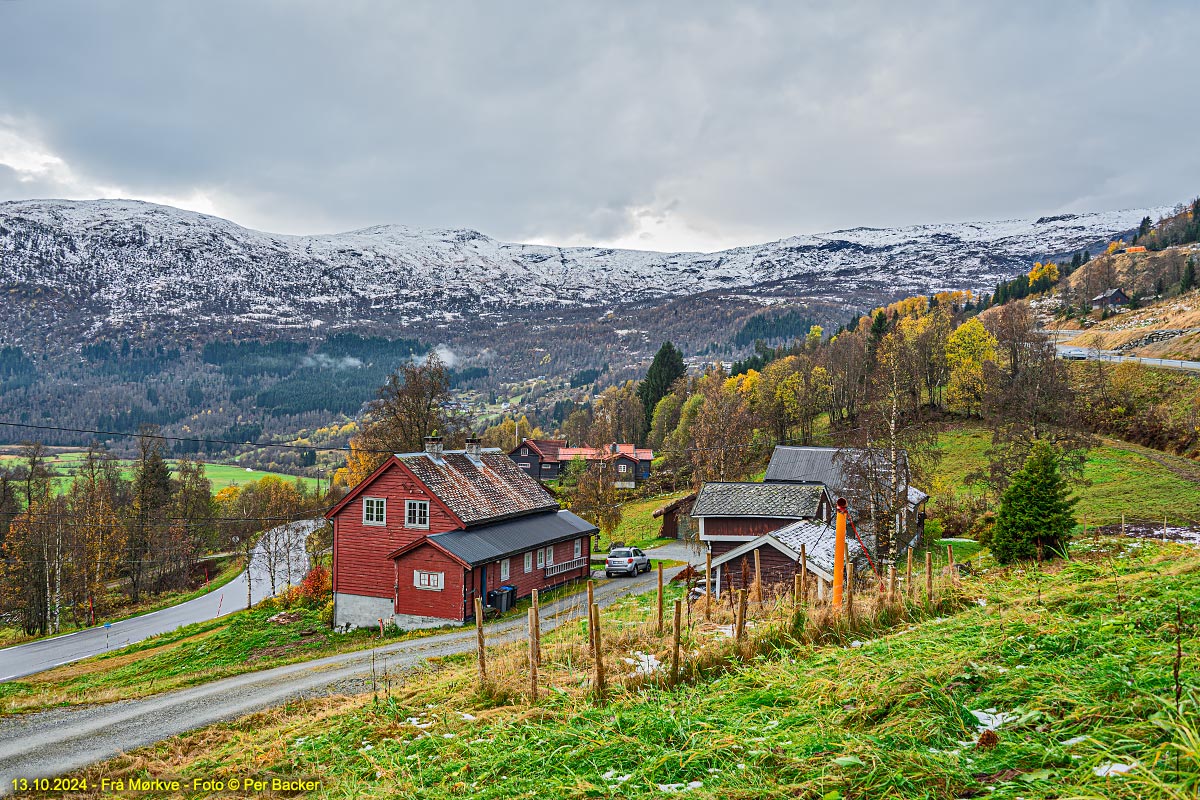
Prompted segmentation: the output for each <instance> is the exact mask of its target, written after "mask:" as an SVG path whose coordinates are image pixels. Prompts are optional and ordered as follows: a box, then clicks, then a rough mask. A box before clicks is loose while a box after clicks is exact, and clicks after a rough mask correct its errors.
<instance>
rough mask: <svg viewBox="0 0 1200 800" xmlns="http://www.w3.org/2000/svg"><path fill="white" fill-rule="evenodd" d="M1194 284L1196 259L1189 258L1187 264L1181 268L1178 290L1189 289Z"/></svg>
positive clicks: (1181, 291) (1184, 290)
mask: <svg viewBox="0 0 1200 800" xmlns="http://www.w3.org/2000/svg"><path fill="white" fill-rule="evenodd" d="M1195 285H1196V260H1195V259H1194V258H1189V259H1188V260H1187V266H1186V267H1184V268H1183V277H1182V278H1180V279H1179V292H1180V294H1182V293H1183V292H1186V291H1189V290H1190V289H1192V288H1193V287H1194V286H1195Z"/></svg>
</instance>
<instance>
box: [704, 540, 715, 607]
mask: <svg viewBox="0 0 1200 800" xmlns="http://www.w3.org/2000/svg"><path fill="white" fill-rule="evenodd" d="M712 593H713V585H712V552H711V551H710V552H707V553H705V554H704V619H706V620H711V619H712Z"/></svg>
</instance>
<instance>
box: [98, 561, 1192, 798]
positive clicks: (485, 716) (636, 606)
mask: <svg viewBox="0 0 1200 800" xmlns="http://www.w3.org/2000/svg"><path fill="white" fill-rule="evenodd" d="M1072 555H1073V559H1074V560H1073V561H1071V562H1056V563H1054V564H1048V565H1045V566H1043V567H1042V568H1041V569H1035V568H1032V567H1030V566H1029V565H1024V566H1018V567H1010V568H999V567H997V566H996V565H995V564H994V563H989V564H987V565H986V566H985V568H986V570H987V571H986V572H983V573H981V574H979V575H977V576H974V577H966V578H963V579H962V581H961V597H962V605H960V606H958V607H959V608H960V609H961V610H959V611H958V612H957V613H953V612H952V613H947V614H946V615H945V616H941V617H937V618H932V619H931V618H924V619H921V618H917V619H914V620H912V621H904V620H899V621H897V622H895V623H894V624H893V625H892V627H890V628H885V629H884V630H882V631H880V632H879V634H880V635H877V636H875V637H874V638H871V637H870V636H868V635H865V634H864V635H862V639H864V640H865V641H858V640H855V641H854V642H850V641H849V638H850V637H848V636H847V637H835V638H834V640H833V641H831V642H830V643H828V644H816V645H811V644H799V643H797V642H795V641H789V640H788V639H787V638H777V639H774V640H769V641H773V642H774V644H770V643H767V644H765V646H764V647H760V648H759V649H758V651H757V652H758V654H757V655H754V654H751V655H748V656H743V657H742V659H741V660H738V659H736V658H735V660H734V661H733V662H726V663H724V664H722V665H720V666H716V667H714V668H712V669H711V671H708V672H703V671H701V672H699V673H694V672H693V673H689V674H691V675H693V677H694V680H691V681H688V682H685V683H684V684H683V685H681V686H679V687H677V688H674V689H670V688H665V687H664V686H661V685H659V684H658V683H657V682H656V681H649V682H647V681H642V680H637V679H636V678H632V677H629V676H626V675H624V674H622V673H621V672H620V670H618V671H617V672H614V673H613V674H612V676H611V678H610V684H609V685H610V690H611V694H610V699H609V702H608V703H606V704H603V705H601V704H598V703H596V702H594V701H592V700H587V699H584V700H582V701H581V699H580V690H579V688H578V684H579V681H580V680H581V679H582V680H583V681H584V682H585V683H584V685H585V686H586V681H587V678H586V674H587V670H588V664H587V662H586V661H585V662H584V663H581V664H579V665H577V667H576V671H574V672H568V673H565V674H566V675H569V676H571V680H572V682H573V684H574V687H573V688H572V687H568V686H566V685H564V686H562V687H556V686H554V685H548V686H547V687H546V689H545V691H543V693H542V695H541V699H540V701H539V703H538V704H537V706H532V705H530V704H529V702H528V700H527V697H526V696H525V695H524V694H523V692H521V691H520V690H518V691H517V692H516V693H515V694H514V693H512V692H509V693H506V694H504V695H503V696H502V697H497V696H496V695H490V694H480V693H479V692H478V691H477V690H476V688H475V687H476V683H475V680H476V678H475V665H474V663H473V660H472V659H471V658H470V657H455V658H451V659H447V660H445V661H443V662H441V665H440V668H437V669H434V670H426V671H421V672H417V673H414V674H412V675H410V676H409V677H408V678H407V679H406V680H405V682H404V683H403V685H397V686H393V687H389V689H388V691H387V692H384V690H383V689H380V691H379V692H378V694H376V695H375V696H374V697H373V696H372V694H370V693H368V694H366V695H360V696H357V697H334V698H328V699H324V700H313V701H309V702H300V703H295V704H291V705H289V706H288V707H286V708H281V709H275V710H272V711H269V712H265V713H262V714H258V715H253V716H251V717H247V718H245V719H242V720H238V721H236V722H232V723H229V724H225V725H219V726H214V727H213V728H209V729H206V730H203V731H198V732H196V733H193V734H187V735H184V736H182V737H177V738H175V739H172V740H171V741H170V742H165V743H163V744H160V745H156V746H154V747H151V748H147V749H145V750H142V751H139V752H135V753H132V754H130V755H129V756H122V757H120V758H119V759H116V760H114V761H112V762H108V763H106V764H102V765H99V766H97V767H94V768H92V769H90V770H89V771H88V772H87V773H86V774H87V775H88V777H89V778H91V779H96V778H97V777H99V776H100V775H107V776H109V777H113V776H121V775H124V776H132V775H138V776H142V777H149V776H156V775H172V776H176V775H183V776H191V775H200V776H204V777H211V776H214V775H221V774H225V775H244V774H246V773H247V772H252V771H270V772H272V773H275V774H282V775H313V776H317V777H318V778H319V780H320V781H321V785H322V788H321V794H322V795H323V796H338V797H349V796H353V797H361V798H374V797H379V798H383V797H395V796H411V797H422V798H461V797H468V796H469V797H479V798H505V799H506V800H507V798H513V797H538V798H587V797H622V798H640V797H646V798H651V797H661V796H662V795H664V794H668V793H684V794H686V796H688V797H692V798H697V800H702V799H703V800H708V799H710V798H720V799H721V800H731V799H733V798H746V799H749V798H767V797H797V798H821V799H822V800H850V798H868V797H871V798H874V797H913V798H947V799H949V798H957V797H984V796H987V797H995V798H1007V799H1008V800H1014V799H1015V798H1027V799H1028V800H1048V799H1049V798H1065V797H1071V798H1117V799H1118V800H1125V799H1126V798H1128V799H1129V800H1132V799H1133V798H1150V797H1155V798H1159V797H1163V798H1192V797H1195V796H1196V793H1197V790H1200V730H1198V725H1197V716H1196V709H1197V706H1196V703H1197V696H1196V694H1195V687H1196V686H1197V685H1198V684H1200V671H1198V668H1197V662H1196V640H1195V638H1194V636H1193V635H1192V634H1191V632H1190V629H1189V630H1185V631H1184V632H1183V635H1182V637H1181V638H1180V639H1179V640H1178V641H1179V642H1180V646H1181V647H1182V648H1183V658H1182V659H1181V661H1179V662H1176V660H1175V652H1176V651H1175V648H1176V642H1177V639H1176V633H1175V629H1174V627H1173V626H1174V620H1175V615H1176V608H1177V607H1178V608H1179V609H1180V613H1181V614H1182V615H1183V618H1184V620H1185V624H1186V625H1191V624H1193V623H1194V621H1195V620H1196V619H1198V618H1200V556H1198V555H1197V554H1196V552H1195V551H1194V550H1188V549H1186V548H1183V547H1181V546H1173V545H1165V546H1164V545H1158V544H1155V543H1151V542H1141V541H1128V540H1115V539H1105V540H1102V542H1101V544H1100V545H1099V546H1098V547H1096V546H1093V545H1092V544H1091V542H1082V543H1079V544H1077V546H1076V547H1075V548H1074V550H1073V554H1072ZM973 598H977V601H976V600H973ZM649 609H650V603H649V602H648V599H647V598H644V597H643V598H636V597H635V598H628V599H626V600H625V601H623V602H622V604H621V605H620V606H619V607H618V608H616V609H613V610H612V611H606V612H605V617H606V620H608V621H609V628H608V630H609V633H608V634H607V635H608V636H609V637H615V641H616V642H617V643H616V644H615V645H612V646H616V647H620V646H621V645H620V642H622V641H623V639H622V637H623V636H624V635H625V634H624V633H623V630H625V629H624V628H623V627H622V624H623V621H626V622H625V624H632V625H638V624H641V623H638V622H637V621H636V620H638V619H643V620H644V619H645V618H646V616H647V614H648V613H649ZM557 636H561V637H574V638H575V639H576V640H579V639H581V637H583V628H582V623H580V625H566V626H563V627H562V628H559V629H558V630H557V631H555V632H553V634H551V635H550V636H548V637H547V640H546V641H545V642H544V646H545V647H546V648H548V649H549V650H553V648H554V647H555V646H556V645H555V641H556V639H555V637H557ZM606 641H610V642H612V641H613V639H612V638H610V639H607V640H606ZM523 647H524V646H523V645H522V644H517V645H511V646H507V647H497V648H495V650H494V652H493V654H492V656H491V658H492V660H493V662H495V663H498V664H501V665H503V664H509V665H510V666H511V667H513V668H519V667H520V664H521V658H522V653H523ZM690 647H691V645H689V648H688V649H686V650H685V653H684V658H685V660H687V659H690V658H692V655H691V652H692V651H691V649H690ZM656 652H657V653H658V656H659V657H660V658H665V655H664V653H663V652H662V651H656ZM618 663H619V662H618ZM1176 663H1178V665H1179V667H1180V673H1179V676H1178V681H1176V679H1175V678H1174V677H1173V674H1172V671H1173V669H1174V668H1175V666H1176ZM630 669H632V668H630ZM546 680H550V679H549V678H546ZM1176 686H1179V687H1181V690H1182V691H1181V696H1180V700H1179V705H1178V706H1177V705H1176V699H1175V698H1176ZM584 697H585V698H586V694H585V695H584ZM981 718H982V719H981ZM985 723H990V728H992V730H991V732H990V733H984V730H985V728H983V727H982V726H983V725H984V724H985ZM1113 765H1119V766H1118V767H1117V769H1116V770H1114V766H1113ZM1125 769H1128V770H1129V771H1127V772H1123V771H1119V770H1125Z"/></svg>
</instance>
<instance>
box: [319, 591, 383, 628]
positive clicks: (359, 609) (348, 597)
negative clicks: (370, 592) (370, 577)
mask: <svg viewBox="0 0 1200 800" xmlns="http://www.w3.org/2000/svg"><path fill="white" fill-rule="evenodd" d="M393 609H394V606H393V602H392V598H390V597H366V596H365V595H361V594H343V593H342V592H336V593H334V595H333V627H335V628H344V627H347V626H349V627H351V628H378V627H379V620H381V619H382V620H383V621H384V622H387V621H388V620H389V619H391V618H392V613H393Z"/></svg>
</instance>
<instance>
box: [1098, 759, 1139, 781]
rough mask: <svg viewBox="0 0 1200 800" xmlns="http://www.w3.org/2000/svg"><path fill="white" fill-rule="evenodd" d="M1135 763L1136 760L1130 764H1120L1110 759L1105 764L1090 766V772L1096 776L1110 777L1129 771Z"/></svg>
mask: <svg viewBox="0 0 1200 800" xmlns="http://www.w3.org/2000/svg"><path fill="white" fill-rule="evenodd" d="M1137 765H1138V762H1136V761H1135V762H1133V763H1132V764H1120V763H1113V762H1111V761H1110V762H1108V763H1107V764H1100V765H1099V766H1096V767H1092V774H1093V775H1095V776H1096V777H1098V778H1111V777H1112V776H1113V775H1123V774H1125V773H1126V772H1129V771H1131V770H1132V769H1133V768H1134V767H1136V766H1137Z"/></svg>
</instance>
